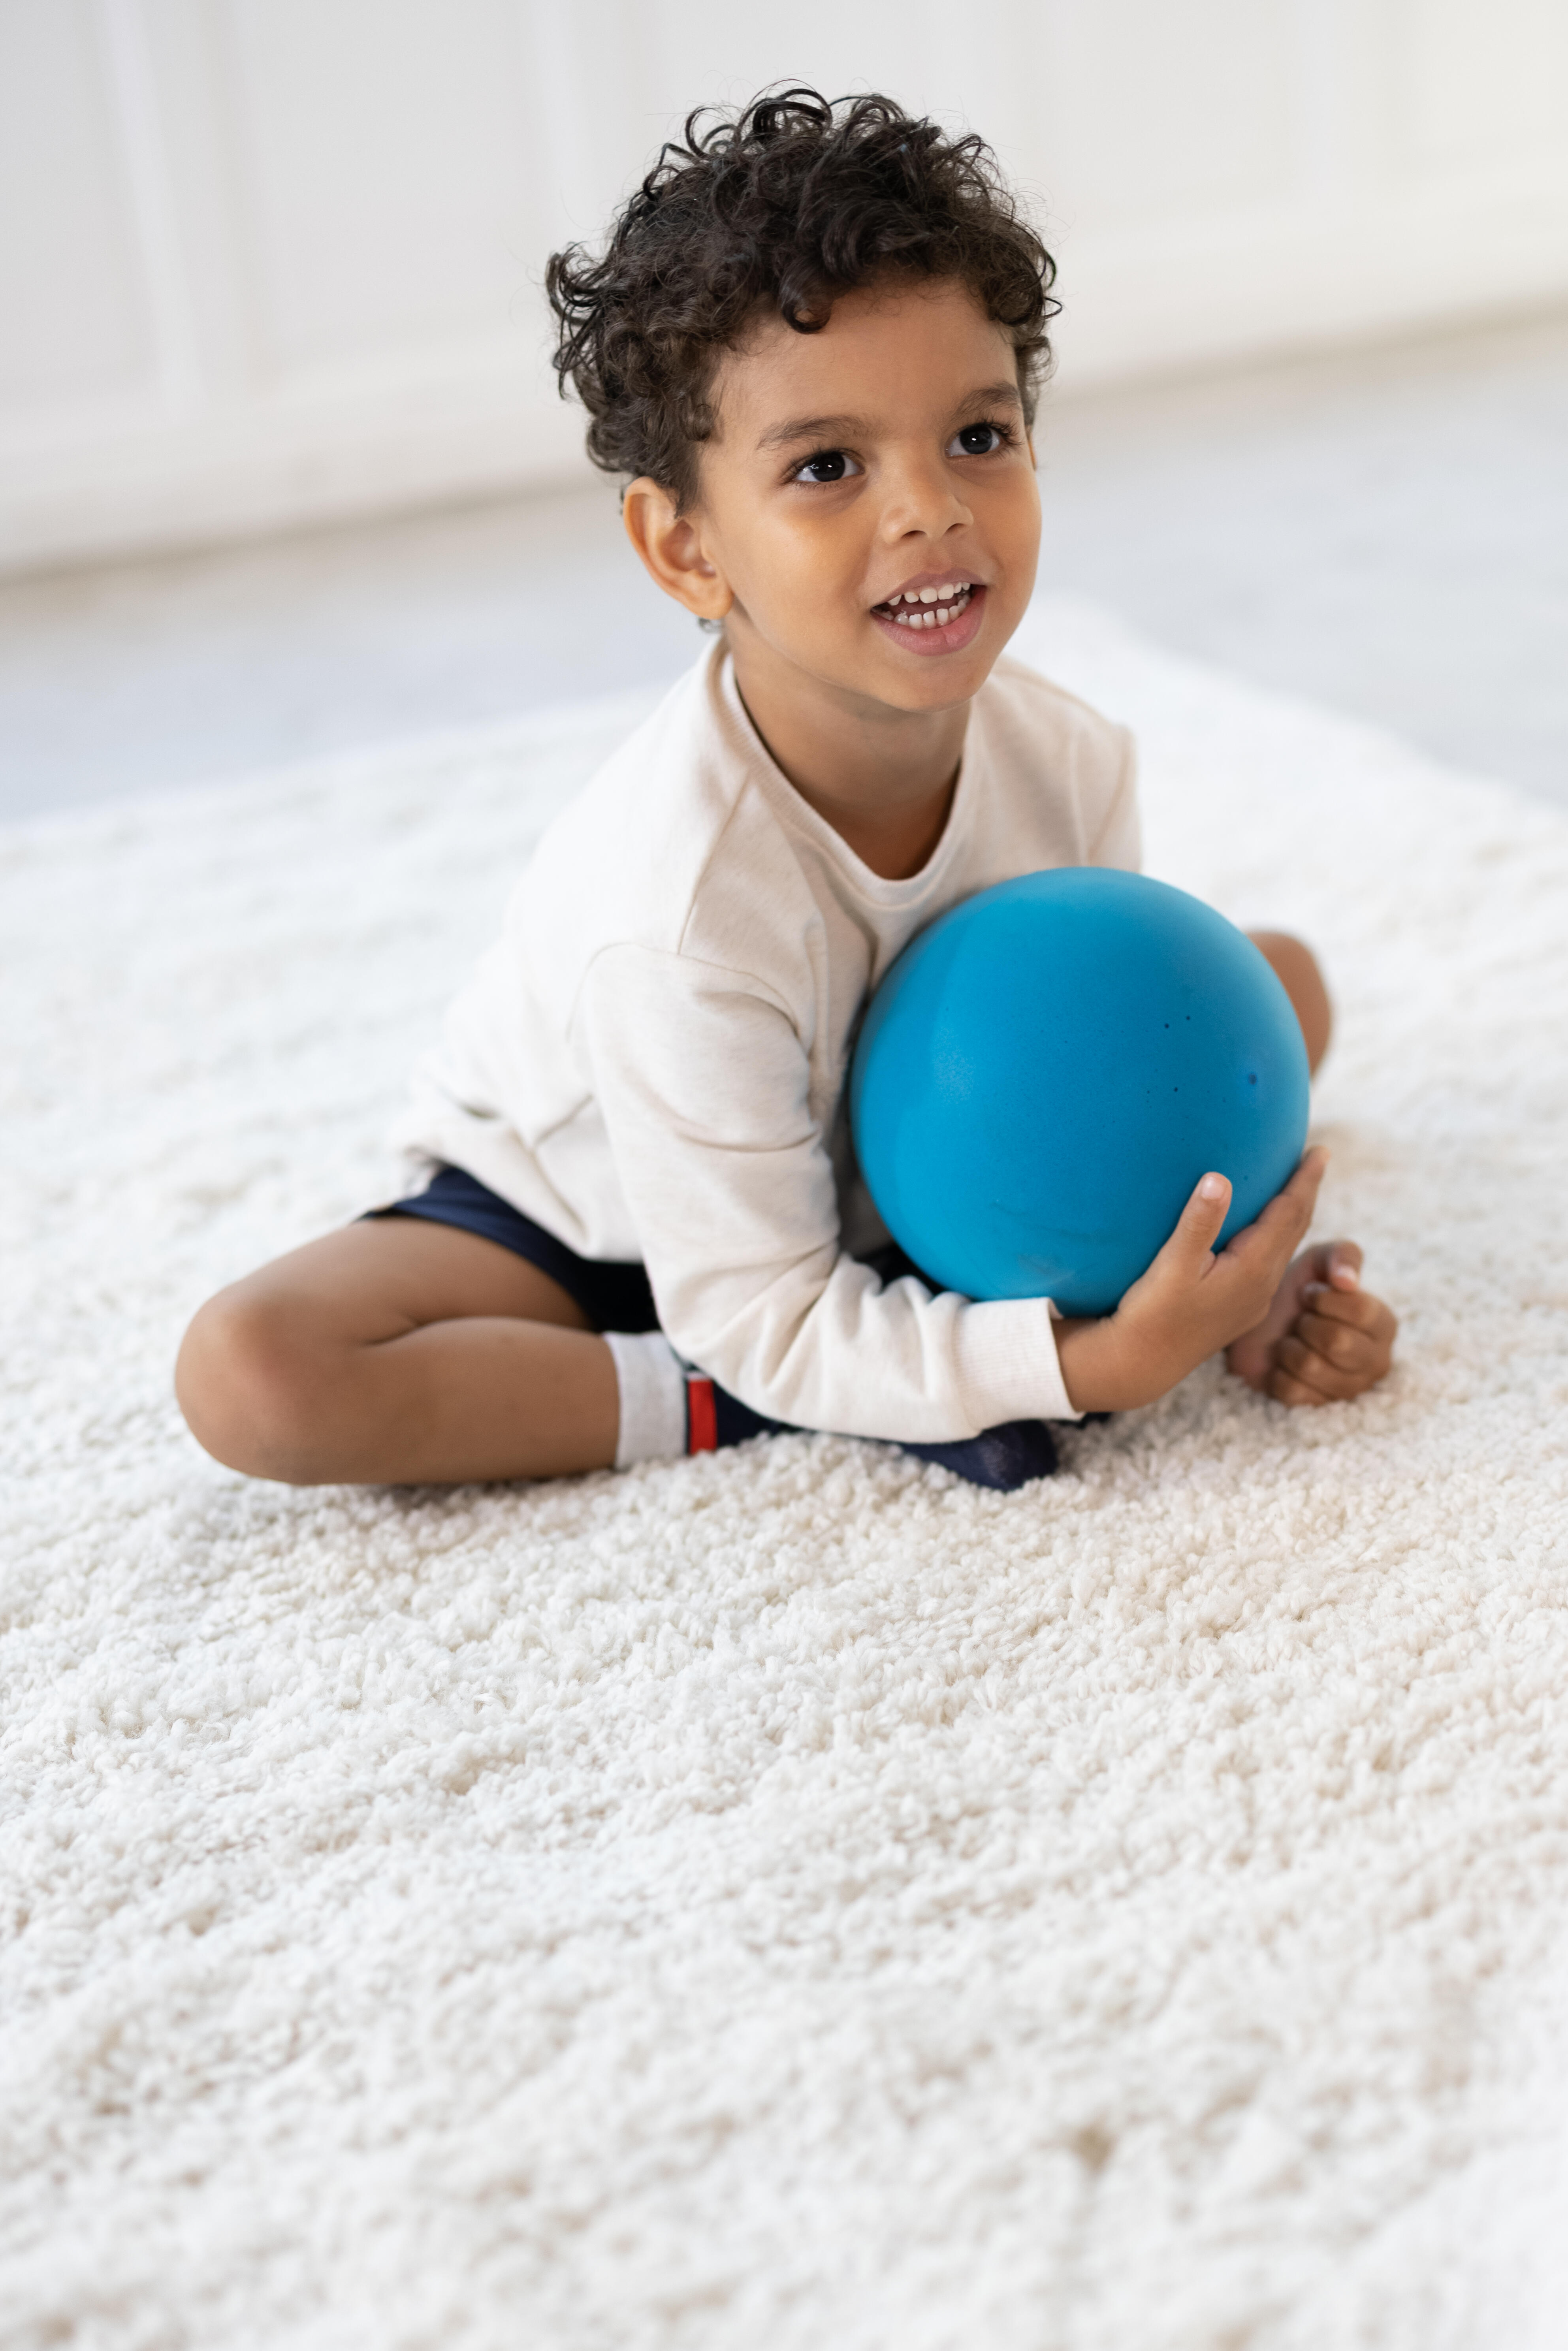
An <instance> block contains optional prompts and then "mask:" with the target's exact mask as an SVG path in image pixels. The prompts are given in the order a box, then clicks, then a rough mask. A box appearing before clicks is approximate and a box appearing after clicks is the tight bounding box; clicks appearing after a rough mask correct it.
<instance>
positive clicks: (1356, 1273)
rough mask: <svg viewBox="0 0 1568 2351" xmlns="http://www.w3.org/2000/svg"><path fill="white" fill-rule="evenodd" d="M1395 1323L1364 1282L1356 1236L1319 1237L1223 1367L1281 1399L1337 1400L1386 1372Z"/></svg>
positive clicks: (1359, 1390) (1305, 1401)
mask: <svg viewBox="0 0 1568 2351" xmlns="http://www.w3.org/2000/svg"><path fill="white" fill-rule="evenodd" d="M1398 1328H1399V1324H1398V1321H1397V1319H1396V1316H1395V1313H1394V1310H1393V1308H1392V1307H1389V1306H1385V1304H1384V1302H1383V1301H1382V1299H1381V1298H1374V1297H1373V1295H1372V1293H1371V1291H1370V1290H1363V1288H1362V1287H1361V1251H1360V1249H1358V1248H1357V1247H1356V1245H1355V1243H1354V1241H1321V1242H1320V1243H1319V1244H1318V1246H1317V1248H1316V1249H1307V1250H1305V1251H1304V1252H1303V1254H1302V1255H1301V1257H1299V1258H1297V1259H1296V1261H1295V1263H1294V1264H1293V1265H1292V1266H1290V1267H1289V1268H1288V1269H1287V1270H1286V1273H1285V1279H1284V1280H1283V1281H1282V1282H1281V1284H1280V1287H1279V1289H1278V1290H1277V1291H1276V1292H1275V1294H1274V1301H1273V1303H1272V1305H1271V1306H1270V1309H1269V1311H1268V1313H1267V1314H1266V1315H1265V1316H1264V1317H1263V1320H1262V1321H1261V1322H1260V1323H1259V1325H1258V1327H1257V1329H1256V1330H1255V1331H1248V1332H1244V1333H1243V1334H1242V1336H1241V1337H1240V1338H1239V1339H1238V1340H1237V1341H1236V1342H1235V1343H1234V1344H1233V1345H1232V1346H1230V1347H1229V1348H1228V1349H1227V1351H1226V1356H1225V1361H1226V1364H1227V1366H1228V1369H1229V1370H1231V1371H1233V1372H1234V1373H1235V1374H1236V1375H1237V1377H1238V1378H1239V1379H1243V1380H1245V1381H1246V1383H1247V1384H1248V1386H1249V1388H1257V1389H1259V1390H1260V1392H1261V1393H1263V1394H1265V1395H1271V1396H1275V1397H1277V1398H1278V1399H1279V1401H1280V1403H1281V1404H1334V1403H1343V1402H1344V1401H1345V1400H1346V1399H1347V1398H1348V1397H1350V1396H1358V1395H1364V1392H1365V1391H1366V1390H1367V1389H1368V1388H1370V1387H1375V1386H1376V1384H1377V1383H1378V1381H1379V1380H1381V1379H1384V1378H1385V1377H1386V1376H1387V1373H1388V1367H1389V1365H1390V1364H1392V1362H1393V1360H1394V1339H1395V1333H1396V1332H1397V1330H1398Z"/></svg>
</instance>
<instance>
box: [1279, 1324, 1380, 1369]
mask: <svg viewBox="0 0 1568 2351" xmlns="http://www.w3.org/2000/svg"><path fill="white" fill-rule="evenodd" d="M1289 1336H1290V1337H1291V1339H1292V1340H1296V1341H1299V1342H1300V1343H1301V1345H1302V1346H1303V1347H1305V1348H1307V1349H1308V1350H1309V1352H1310V1353H1312V1354H1313V1355H1315V1356H1316V1357H1317V1358H1318V1360H1319V1361H1320V1362H1321V1363H1323V1364H1328V1365H1329V1366H1330V1367H1331V1368H1332V1369H1333V1370H1334V1371H1336V1372H1349V1373H1353V1374H1354V1373H1362V1374H1371V1375H1373V1376H1375V1375H1376V1374H1377V1372H1378V1371H1379V1370H1380V1369H1381V1368H1382V1366H1383V1365H1385V1364H1386V1362H1387V1360H1388V1343H1387V1341H1386V1339H1385V1338H1384V1337H1383V1336H1382V1334H1381V1333H1380V1332H1372V1331H1358V1330H1357V1329H1356V1328H1355V1326H1354V1323H1350V1322H1330V1321H1329V1319H1328V1317H1327V1316H1326V1315H1322V1314H1301V1315H1298V1316H1297V1318H1296V1321H1295V1322H1294V1324H1293V1325H1292V1326H1291V1332H1290V1333H1289ZM1280 1344H1281V1349H1282V1348H1283V1345H1284V1341H1283V1340H1281V1343H1280ZM1280 1360H1281V1362H1283V1360H1284V1357H1283V1354H1282V1353H1281V1357H1280ZM1293 1368H1296V1369H1301V1366H1299V1365H1297V1366H1293ZM1302 1376H1303V1377H1305V1378H1311V1377H1312V1373H1311V1372H1310V1371H1304V1372H1303V1374H1302Z"/></svg>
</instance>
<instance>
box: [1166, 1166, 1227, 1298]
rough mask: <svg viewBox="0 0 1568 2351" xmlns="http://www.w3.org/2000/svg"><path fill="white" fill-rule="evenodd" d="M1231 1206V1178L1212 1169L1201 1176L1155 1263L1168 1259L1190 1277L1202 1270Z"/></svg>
mask: <svg viewBox="0 0 1568 2351" xmlns="http://www.w3.org/2000/svg"><path fill="white" fill-rule="evenodd" d="M1229 1208H1230V1178H1229V1177H1228V1175H1216V1174H1214V1173H1213V1172H1212V1171H1211V1172H1210V1173H1209V1174H1208V1175H1204V1176H1201V1177H1200V1178H1199V1180H1198V1182H1197V1185H1196V1186H1194V1188H1193V1192H1192V1196H1191V1197H1190V1198H1189V1200H1188V1201H1187V1204H1186V1207H1185V1208H1184V1209H1183V1210H1182V1212H1181V1216H1180V1218H1179V1219H1178V1221H1177V1224H1176V1230H1175V1232H1174V1233H1173V1234H1172V1235H1171V1237H1170V1238H1169V1240H1168V1241H1167V1242H1166V1245H1165V1247H1164V1249H1162V1250H1161V1251H1160V1254H1159V1257H1158V1258H1156V1259H1155V1264H1156V1265H1158V1264H1159V1263H1160V1262H1161V1261H1162V1260H1164V1261H1165V1262H1166V1264H1167V1265H1169V1266H1170V1267H1171V1269H1172V1270H1174V1271H1176V1272H1178V1273H1182V1274H1185V1275H1186V1276H1187V1277H1188V1279H1192V1278H1195V1277H1196V1276H1197V1275H1198V1274H1200V1273H1202V1271H1203V1270H1204V1269H1205V1267H1206V1266H1207V1262H1208V1259H1209V1256H1210V1253H1211V1252H1212V1250H1213V1248H1214V1244H1215V1242H1216V1241H1217V1240H1218V1238H1219V1228H1220V1226H1221V1225H1222V1224H1223V1223H1224V1222H1225V1219H1226V1217H1227V1216H1228V1213H1229Z"/></svg>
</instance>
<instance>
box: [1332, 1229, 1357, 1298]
mask: <svg viewBox="0 0 1568 2351" xmlns="http://www.w3.org/2000/svg"><path fill="white" fill-rule="evenodd" d="M1361 1268H1362V1254H1361V1249H1360V1246H1359V1244H1358V1243H1357V1242H1355V1241H1330V1243H1329V1245H1328V1280H1329V1282H1330V1285H1331V1287H1332V1288H1333V1289H1335V1290H1359V1289H1360V1287H1361Z"/></svg>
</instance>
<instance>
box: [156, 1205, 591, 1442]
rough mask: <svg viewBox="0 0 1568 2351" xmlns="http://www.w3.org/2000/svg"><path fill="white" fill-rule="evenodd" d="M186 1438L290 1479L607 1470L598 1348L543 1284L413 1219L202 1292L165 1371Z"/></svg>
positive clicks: (357, 1232) (570, 1307)
mask: <svg viewBox="0 0 1568 2351" xmlns="http://www.w3.org/2000/svg"><path fill="white" fill-rule="evenodd" d="M174 1384H175V1389H176V1392H177V1394H178V1395H179V1399H180V1405H181V1409H182V1410H183V1413H184V1416H185V1418H186V1420H187V1421H188V1422H189V1424H190V1426H191V1429H192V1432H193V1435H194V1436H195V1437H197V1439H198V1440H199V1441H200V1443H201V1444H203V1445H204V1447H206V1449H207V1451H208V1452H209V1453H211V1454H214V1456H215V1457H216V1458H217V1459H218V1460H220V1461H222V1462H225V1464H226V1465H227V1466H228V1467H229V1468H231V1469H243V1470H246V1472H248V1473H249V1475H251V1476H252V1477H256V1478H277V1479H284V1480H286V1481H287V1483H289V1484H291V1485H300V1486H313V1485H327V1484H336V1483H338V1482H343V1483H346V1484H375V1485H381V1484H386V1485H425V1484H431V1485H446V1484H456V1483H460V1482H463V1481H465V1480H467V1479H490V1478H496V1479H502V1478H549V1477H558V1476H561V1475H563V1474H567V1473H570V1472H571V1471H574V1470H581V1469H601V1468H608V1467H609V1465H610V1464H611V1463H612V1461H613V1460H614V1458H615V1447H616V1431H617V1426H618V1416H619V1398H618V1390H617V1383H616V1374H615V1364H614V1360H613V1358H612V1354H611V1352H610V1349H609V1347H608V1346H607V1345H606V1344H605V1343H604V1341H603V1340H602V1339H601V1338H599V1337H597V1336H596V1335H595V1334H594V1333H593V1332H591V1330H590V1329H589V1328H588V1327H587V1318H586V1317H585V1316H584V1314H583V1313H582V1311H581V1310H580V1308H579V1307H578V1306H577V1304H576V1303H575V1301H573V1300H572V1299H570V1297H569V1296H568V1295H567V1293H566V1291H565V1290H563V1289H562V1288H561V1287H560V1285H559V1282H556V1281H553V1280H551V1279H550V1277H549V1275H548V1274H546V1273H543V1272H541V1271H540V1270H539V1269H538V1266H535V1265H530V1264H528V1262H527V1260H526V1259H522V1258H519V1257H517V1256H515V1255H514V1254H513V1253H512V1251H511V1250H509V1249H503V1248H501V1247H499V1246H498V1245H497V1243H496V1242H494V1241H487V1240H482V1239H481V1238H479V1237H478V1235H477V1234H475V1233H470V1232H463V1231H460V1230H458V1229H457V1228H455V1227H454V1226H451V1225H438V1224H432V1223H428V1222H425V1221H423V1219H420V1218H416V1217H385V1218H382V1219H372V1220H368V1221H365V1222H361V1223H359V1224H354V1225H350V1226H349V1227H348V1228H346V1230H344V1231H342V1232H338V1233H330V1234H329V1235H328V1236H327V1237H326V1238H324V1239H322V1240H318V1241H310V1242H308V1243H307V1245H306V1246H305V1248H303V1249H294V1250H292V1251H291V1252H290V1254H289V1255H288V1256H287V1257H282V1258H278V1259H277V1260H276V1262H275V1263H273V1264H271V1265H267V1266H263V1267H262V1268H261V1270H260V1271H259V1272H256V1273H253V1274H250V1275H248V1276H247V1277H246V1279H245V1280H243V1281H236V1282H235V1283H234V1284H233V1286H232V1287H231V1288H229V1289H227V1290H220V1291H219V1292H218V1294H217V1296H216V1297H215V1298H213V1299H210V1300H209V1301H208V1302H207V1304H206V1305H205V1306H204V1307H203V1308H202V1310H201V1312H200V1313H199V1314H198V1315H197V1316H196V1318H195V1321H194V1322H193V1323H192V1325H191V1328H190V1330H189V1331H188V1332H186V1334H185V1341H184V1344H183V1347H182V1348H181V1351H180V1360H179V1364H178V1366H177V1368H176V1371H175V1375H174Z"/></svg>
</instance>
